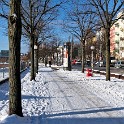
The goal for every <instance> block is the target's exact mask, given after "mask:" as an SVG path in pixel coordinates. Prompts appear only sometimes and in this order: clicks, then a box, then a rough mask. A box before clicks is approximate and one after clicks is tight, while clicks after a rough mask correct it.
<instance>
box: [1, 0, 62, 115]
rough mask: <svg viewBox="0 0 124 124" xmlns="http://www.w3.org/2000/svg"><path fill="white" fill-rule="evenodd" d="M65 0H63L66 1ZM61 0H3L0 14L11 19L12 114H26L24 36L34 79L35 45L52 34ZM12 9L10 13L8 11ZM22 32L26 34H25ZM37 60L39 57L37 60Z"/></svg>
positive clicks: (10, 95)
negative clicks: (22, 64)
mask: <svg viewBox="0 0 124 124" xmlns="http://www.w3.org/2000/svg"><path fill="white" fill-rule="evenodd" d="M63 2H64V1H63ZM61 4H62V2H61V0H60V1H59V2H55V1H54V0H10V1H9V0H1V1H0V6H1V11H0V17H2V18H4V19H6V20H7V21H8V37H9V115H11V114H17V115H19V116H23V113H22V103H21V79H20V49H21V47H20V43H21V36H23V38H24V39H28V40H29V44H30V52H31V78H30V80H35V76H36V72H37V70H38V69H37V70H36V71H35V70H34V65H35V63H34V45H37V47H38V46H39V45H40V43H41V42H42V41H44V39H46V38H48V37H51V35H50V33H46V32H48V30H49V32H51V31H50V30H51V29H50V23H51V22H52V21H53V20H54V19H55V18H56V17H57V12H58V8H59V7H60V5H61ZM8 13H9V14H8ZM22 34H23V35H22ZM36 62H38V61H36Z"/></svg>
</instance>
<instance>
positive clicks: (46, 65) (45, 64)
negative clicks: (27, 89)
mask: <svg viewBox="0 0 124 124" xmlns="http://www.w3.org/2000/svg"><path fill="white" fill-rule="evenodd" d="M47 61H48V59H47V57H45V67H47Z"/></svg>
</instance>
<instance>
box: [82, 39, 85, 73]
mask: <svg viewBox="0 0 124 124" xmlns="http://www.w3.org/2000/svg"><path fill="white" fill-rule="evenodd" d="M81 43H82V73H84V61H85V40H84V39H81Z"/></svg>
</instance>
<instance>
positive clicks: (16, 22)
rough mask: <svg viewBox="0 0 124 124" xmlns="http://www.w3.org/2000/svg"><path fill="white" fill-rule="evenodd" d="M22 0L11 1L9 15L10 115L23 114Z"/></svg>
mask: <svg viewBox="0 0 124 124" xmlns="http://www.w3.org/2000/svg"><path fill="white" fill-rule="evenodd" d="M20 5H21V0H11V1H10V15H9V22H8V26H9V31H8V33H9V115H12V114H17V115H18V116H23V114H22V105H21V79H20V40H21V30H22V28H21V26H22V25H21V16H20Z"/></svg>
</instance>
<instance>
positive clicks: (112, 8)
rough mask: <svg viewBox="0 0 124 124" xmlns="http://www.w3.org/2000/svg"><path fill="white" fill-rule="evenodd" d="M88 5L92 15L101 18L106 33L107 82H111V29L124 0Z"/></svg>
mask: <svg viewBox="0 0 124 124" xmlns="http://www.w3.org/2000/svg"><path fill="white" fill-rule="evenodd" d="M87 3H88V4H87V5H90V7H91V8H92V13H96V14H97V16H98V17H99V18H100V20H101V23H102V26H103V28H104V29H105V32H106V36H105V40H106V81H108V80H110V28H111V26H112V25H113V24H114V23H115V22H116V21H117V18H116V15H117V13H118V12H119V11H120V10H121V8H122V7H124V0H89V1H87ZM89 13H90V11H89ZM120 18H121V17H120Z"/></svg>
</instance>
